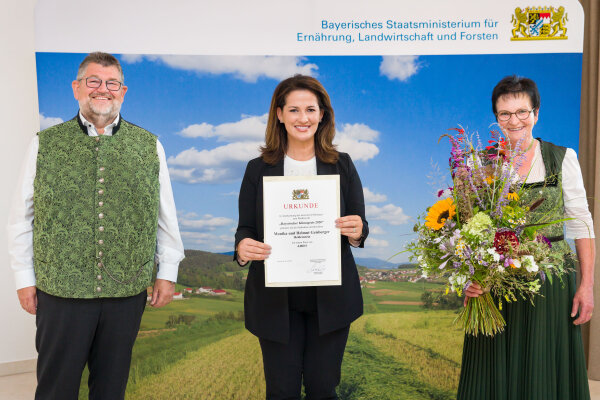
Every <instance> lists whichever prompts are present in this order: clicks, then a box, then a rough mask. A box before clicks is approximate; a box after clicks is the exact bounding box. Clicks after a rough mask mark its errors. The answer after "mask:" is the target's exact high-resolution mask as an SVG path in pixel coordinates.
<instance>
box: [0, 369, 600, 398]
mask: <svg viewBox="0 0 600 400" xmlns="http://www.w3.org/2000/svg"><path fill="white" fill-rule="evenodd" d="M34 392H35V372H28V373H24V374H17V375H8V376H0V399H2V400H26V399H33V395H34ZM590 393H591V397H592V400H600V381H590Z"/></svg>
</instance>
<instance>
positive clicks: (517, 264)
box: [510, 258, 521, 268]
mask: <svg viewBox="0 0 600 400" xmlns="http://www.w3.org/2000/svg"><path fill="white" fill-rule="evenodd" d="M510 264H511V265H512V267H513V268H521V261H519V260H517V259H516V258H513V259H512V262H511V263H510Z"/></svg>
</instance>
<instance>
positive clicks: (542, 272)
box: [540, 270, 546, 282]
mask: <svg viewBox="0 0 600 400" xmlns="http://www.w3.org/2000/svg"><path fill="white" fill-rule="evenodd" d="M540 279H541V280H542V282H545V281H546V274H545V273H544V271H542V270H540Z"/></svg>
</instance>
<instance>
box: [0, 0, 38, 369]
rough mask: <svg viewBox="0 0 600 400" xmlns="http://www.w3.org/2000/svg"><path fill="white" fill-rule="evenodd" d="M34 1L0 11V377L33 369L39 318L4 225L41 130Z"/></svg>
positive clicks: (13, 0) (10, 3)
mask: <svg viewBox="0 0 600 400" xmlns="http://www.w3.org/2000/svg"><path fill="white" fill-rule="evenodd" d="M35 3H36V2H35V0H2V6H1V7H0V38H2V39H1V40H0V54H1V55H2V62H0V77H2V79H1V81H0V91H1V92H2V96H0V135H1V136H0V137H1V139H2V140H1V145H0V168H1V171H2V173H1V175H0V179H1V181H0V187H1V188H2V190H1V192H0V193H2V194H1V195H0V327H1V328H0V375H8V374H11V373H16V372H23V371H25V370H31V368H32V367H33V366H34V365H35V364H34V363H33V362H32V361H31V360H32V359H34V358H36V357H37V353H36V351H35V343H34V338H35V317H34V316H32V315H29V314H27V313H26V312H25V311H23V310H22V309H21V306H20V305H19V301H18V299H17V294H16V291H15V284H14V277H13V273H12V270H11V269H10V266H9V263H8V250H7V245H6V224H7V220H8V209H9V208H10V202H11V197H12V193H13V191H14V189H15V185H16V179H17V174H18V171H19V168H20V165H21V161H22V158H23V154H24V152H25V149H26V146H27V144H28V143H29V141H30V140H31V137H32V136H33V135H34V134H35V132H36V131H38V130H39V126H40V124H39V115H38V103H37V83H36V71H35V51H34V43H35V41H34V14H33V11H34V7H35Z"/></svg>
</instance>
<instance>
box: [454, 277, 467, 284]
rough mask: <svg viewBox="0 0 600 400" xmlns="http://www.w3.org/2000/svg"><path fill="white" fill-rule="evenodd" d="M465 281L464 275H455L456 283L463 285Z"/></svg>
mask: <svg viewBox="0 0 600 400" xmlns="http://www.w3.org/2000/svg"><path fill="white" fill-rule="evenodd" d="M466 282H467V277H466V276H464V275H457V276H456V284H457V285H459V286H463V285H464V284H465V283H466Z"/></svg>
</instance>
